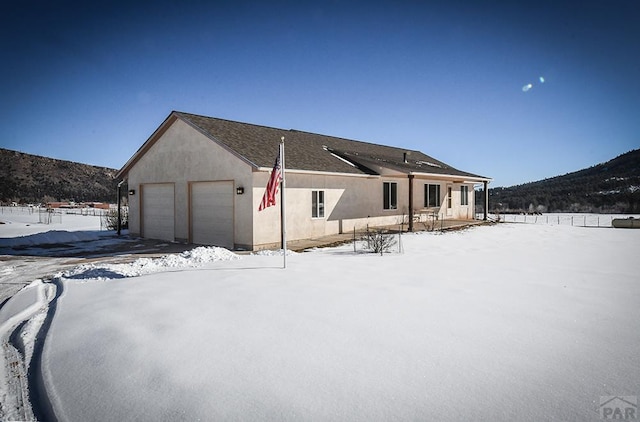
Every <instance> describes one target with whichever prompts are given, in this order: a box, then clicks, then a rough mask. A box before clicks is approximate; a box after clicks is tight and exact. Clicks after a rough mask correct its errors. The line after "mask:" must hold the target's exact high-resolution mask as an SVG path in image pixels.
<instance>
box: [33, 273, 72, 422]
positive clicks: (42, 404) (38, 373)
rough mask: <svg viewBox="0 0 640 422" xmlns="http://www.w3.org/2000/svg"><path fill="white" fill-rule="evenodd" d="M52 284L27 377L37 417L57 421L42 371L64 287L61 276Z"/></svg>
mask: <svg viewBox="0 0 640 422" xmlns="http://www.w3.org/2000/svg"><path fill="white" fill-rule="evenodd" d="M51 284H52V285H54V286H55V296H54V297H53V298H51V300H50V302H49V309H48V310H47V317H46V319H45V320H44V322H43V323H42V325H41V326H40V330H39V331H38V334H37V335H36V338H35V340H34V346H33V356H32V357H31V363H30V365H29V372H28V373H27V379H28V381H29V391H30V394H31V400H32V409H33V414H34V415H35V417H36V418H37V419H38V420H42V421H52V422H56V421H57V420H58V418H57V417H56V415H55V412H54V410H53V405H52V404H51V400H50V398H49V395H48V394H47V389H46V385H45V382H44V374H43V373H42V352H43V350H44V344H45V340H46V338H47V334H48V333H49V329H50V328H51V323H52V321H53V317H54V315H55V313H56V309H57V307H58V299H59V298H60V296H62V292H63V290H64V288H63V286H62V282H61V280H60V279H59V278H54V279H53V280H51Z"/></svg>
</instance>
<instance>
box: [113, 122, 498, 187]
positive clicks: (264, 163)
mask: <svg viewBox="0 0 640 422" xmlns="http://www.w3.org/2000/svg"><path fill="white" fill-rule="evenodd" d="M177 119H180V120H182V121H184V122H185V123H187V124H188V125H190V126H192V127H193V128H194V129H196V130H198V131H199V132H200V133H202V134H203V135H205V136H207V137H208V138H210V139H212V140H214V141H215V142H217V143H218V144H220V145H221V146H223V147H225V148H226V149H227V150H229V151H230V152H231V153H233V154H235V155H236V156H238V157H239V158H241V159H243V160H244V161H246V162H247V163H249V164H250V165H252V166H253V167H254V168H256V169H259V168H269V169H270V168H271V167H272V166H273V162H274V160H275V157H276V155H277V153H278V145H279V143H280V139H281V137H283V136H284V138H285V148H286V167H287V170H303V171H313V172H329V173H343V174H353V175H377V174H381V170H382V171H387V170H388V171H390V172H398V173H404V174H410V173H414V174H420V173H422V174H433V175H448V176H456V177H458V178H468V179H470V180H473V181H482V180H490V179H489V178H486V177H483V176H478V175H475V174H472V173H468V172H464V171H460V170H458V169H455V168H453V167H451V166H449V165H447V164H445V163H443V162H442V161H439V160H436V159H435V158H433V157H430V156H428V155H426V154H423V153H422V152H420V151H415V150H406V149H402V148H396V147H390V146H385V145H378V144H372V143H368V142H361V141H355V140H350V139H344V138H338V137H334V136H327V135H320V134H316V133H310V132H303V131H298V130H293V129H289V130H287V129H278V128H272V127H267V126H259V125H254V124H250V123H241V122H235V121H231V120H225V119H218V118H214V117H206V116H200V115H196V114H189V113H184V112H179V111H173V112H172V113H171V114H170V115H169V117H167V119H166V120H165V121H164V122H163V124H162V125H161V126H160V127H159V128H158V129H157V130H156V131H155V132H154V134H153V135H152V136H151V137H150V138H149V139H148V140H147V141H146V142H145V143H144V145H143V146H141V147H140V149H138V151H137V152H136V153H135V154H134V156H133V157H131V159H130V160H129V161H128V162H127V163H126V164H125V165H124V167H123V168H122V169H121V170H120V171H119V172H118V177H121V176H122V175H124V174H126V173H127V172H128V170H129V169H130V168H131V166H133V165H134V164H135V162H137V160H138V158H139V157H140V156H142V155H144V153H145V152H146V151H147V150H148V149H149V148H150V146H151V145H152V144H153V143H155V141H156V140H157V139H158V138H159V137H160V136H161V135H162V133H164V131H165V130H166V129H167V128H168V127H169V126H170V125H171V124H173V123H174V122H175V120H177ZM405 158H406V161H405Z"/></svg>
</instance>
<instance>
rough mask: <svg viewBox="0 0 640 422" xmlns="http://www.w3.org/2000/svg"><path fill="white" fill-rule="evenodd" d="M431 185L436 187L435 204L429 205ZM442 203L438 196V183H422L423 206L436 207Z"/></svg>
mask: <svg viewBox="0 0 640 422" xmlns="http://www.w3.org/2000/svg"><path fill="white" fill-rule="evenodd" d="M432 186H435V188H436V193H435V196H436V198H435V199H436V200H435V205H431V199H432V198H431V194H430V189H431V187H432ZM441 205H442V201H441V197H440V184H438V183H425V185H424V207H425V208H438V207H440V206H441Z"/></svg>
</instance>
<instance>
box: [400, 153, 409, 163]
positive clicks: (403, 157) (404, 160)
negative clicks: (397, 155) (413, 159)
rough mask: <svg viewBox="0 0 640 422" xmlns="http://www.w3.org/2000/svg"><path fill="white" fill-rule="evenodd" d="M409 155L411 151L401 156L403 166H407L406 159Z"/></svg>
mask: <svg viewBox="0 0 640 422" xmlns="http://www.w3.org/2000/svg"><path fill="white" fill-rule="evenodd" d="M410 154H411V151H405V152H404V153H403V154H402V161H403V162H404V163H405V164H407V163H408V161H407V157H408V156H409V155H410Z"/></svg>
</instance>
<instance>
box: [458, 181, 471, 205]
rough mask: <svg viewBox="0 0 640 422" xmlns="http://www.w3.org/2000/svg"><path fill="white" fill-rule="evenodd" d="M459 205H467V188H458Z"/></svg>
mask: <svg viewBox="0 0 640 422" xmlns="http://www.w3.org/2000/svg"><path fill="white" fill-rule="evenodd" d="M460 205H469V186H464V185H463V186H460Z"/></svg>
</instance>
